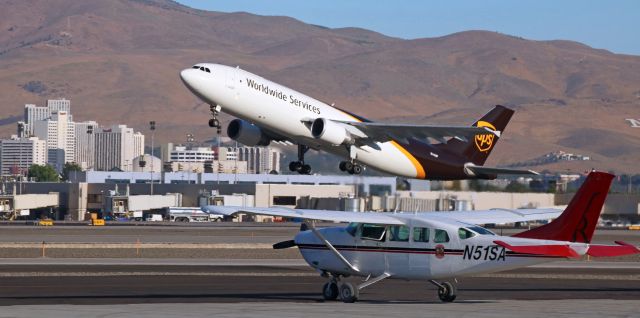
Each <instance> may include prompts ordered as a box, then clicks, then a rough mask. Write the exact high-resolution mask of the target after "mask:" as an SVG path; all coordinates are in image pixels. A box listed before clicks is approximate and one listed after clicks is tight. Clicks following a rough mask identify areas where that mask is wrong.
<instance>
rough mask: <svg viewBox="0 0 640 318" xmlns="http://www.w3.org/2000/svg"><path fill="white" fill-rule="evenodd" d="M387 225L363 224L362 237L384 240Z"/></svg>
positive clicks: (364, 238)
mask: <svg viewBox="0 0 640 318" xmlns="http://www.w3.org/2000/svg"><path fill="white" fill-rule="evenodd" d="M385 229H386V228H385V227H384V226H382V225H376V224H362V227H361V228H360V238H361V239H363V240H374V241H382V240H384V234H385Z"/></svg>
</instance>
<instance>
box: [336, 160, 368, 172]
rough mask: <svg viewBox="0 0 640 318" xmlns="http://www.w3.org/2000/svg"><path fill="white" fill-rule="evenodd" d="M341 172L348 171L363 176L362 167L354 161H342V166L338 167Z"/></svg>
mask: <svg viewBox="0 0 640 318" xmlns="http://www.w3.org/2000/svg"><path fill="white" fill-rule="evenodd" d="M338 167H339V168H340V171H346V172H348V173H349V174H361V173H362V166H361V165H360V164H358V163H356V162H352V161H340V165H339V166H338Z"/></svg>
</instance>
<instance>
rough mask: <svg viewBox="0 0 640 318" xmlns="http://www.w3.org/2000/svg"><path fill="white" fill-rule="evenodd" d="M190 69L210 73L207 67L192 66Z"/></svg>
mask: <svg viewBox="0 0 640 318" xmlns="http://www.w3.org/2000/svg"><path fill="white" fill-rule="evenodd" d="M191 68H193V69H196V70H201V71H203V72H207V73H211V70H210V69H209V68H208V67H204V66H199V65H194V66H192V67H191Z"/></svg>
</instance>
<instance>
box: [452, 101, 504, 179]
mask: <svg viewBox="0 0 640 318" xmlns="http://www.w3.org/2000/svg"><path fill="white" fill-rule="evenodd" d="M513 113H514V111H513V110H511V109H509V108H506V107H504V106H501V105H496V107H494V108H493V109H492V110H491V111H490V112H488V113H487V114H486V115H484V116H483V117H482V118H480V119H479V120H478V121H476V122H475V123H474V124H473V125H472V126H474V127H486V128H489V129H491V130H495V131H499V132H500V133H502V132H504V129H505V128H506V127H507V124H508V123H509V120H510V119H511V116H512V115H513ZM498 138H499V137H498V136H497V135H494V134H490V133H486V134H480V135H476V136H475V138H474V139H473V140H470V141H469V142H463V141H460V140H458V139H452V140H449V142H447V144H446V145H443V148H444V149H446V150H448V151H450V152H453V153H455V154H458V155H459V156H462V157H463V158H465V160H466V161H467V162H472V163H473V164H475V165H478V166H482V165H483V164H484V162H485V161H486V160H487V158H488V157H489V154H490V153H491V150H493V148H494V146H495V144H496V143H497V142H498Z"/></svg>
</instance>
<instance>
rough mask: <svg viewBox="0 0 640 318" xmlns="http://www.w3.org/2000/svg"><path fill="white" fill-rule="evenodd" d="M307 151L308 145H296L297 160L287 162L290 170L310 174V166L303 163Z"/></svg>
mask: <svg viewBox="0 0 640 318" xmlns="http://www.w3.org/2000/svg"><path fill="white" fill-rule="evenodd" d="M307 151H309V147H307V146H305V145H298V161H291V162H290V163H289V170H290V171H291V172H296V171H297V172H298V173H299V174H311V166H310V165H308V164H305V163H304V154H305V153H307Z"/></svg>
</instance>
